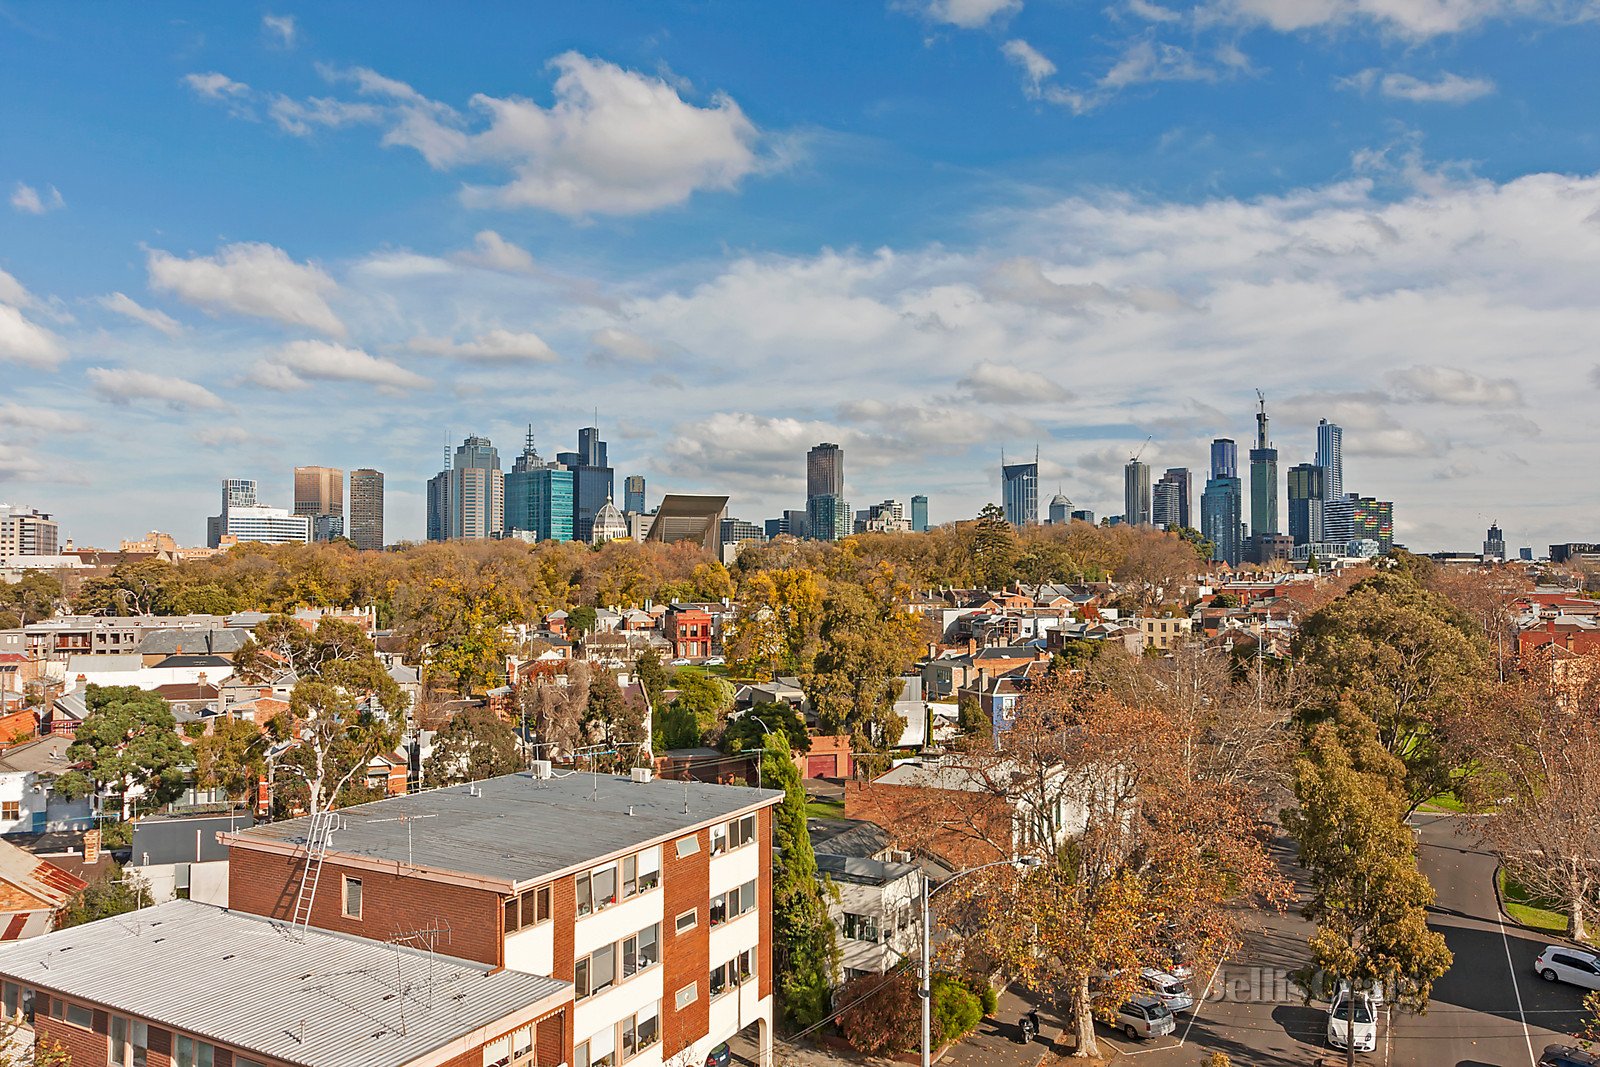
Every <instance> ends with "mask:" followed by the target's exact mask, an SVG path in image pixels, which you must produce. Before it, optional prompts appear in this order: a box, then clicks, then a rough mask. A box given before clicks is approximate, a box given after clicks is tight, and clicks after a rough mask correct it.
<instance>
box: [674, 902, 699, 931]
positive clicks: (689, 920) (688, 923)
mask: <svg viewBox="0 0 1600 1067" xmlns="http://www.w3.org/2000/svg"><path fill="white" fill-rule="evenodd" d="M699 914H700V912H699V909H698V908H690V909H689V910H688V911H686V912H684V913H683V914H682V915H680V916H678V921H677V923H676V924H675V927H674V928H675V929H676V930H677V932H678V933H680V934H682V933H687V932H688V931H690V930H693V929H694V927H695V923H696V922H698V921H699Z"/></svg>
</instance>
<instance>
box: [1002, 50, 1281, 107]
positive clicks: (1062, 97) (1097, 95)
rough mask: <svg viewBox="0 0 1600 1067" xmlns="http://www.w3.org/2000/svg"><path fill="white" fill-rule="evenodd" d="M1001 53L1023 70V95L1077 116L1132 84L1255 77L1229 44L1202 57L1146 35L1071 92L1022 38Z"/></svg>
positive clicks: (1247, 61) (1242, 56)
mask: <svg viewBox="0 0 1600 1067" xmlns="http://www.w3.org/2000/svg"><path fill="white" fill-rule="evenodd" d="M1000 51H1001V53H1002V54H1003V55H1005V57H1006V58H1007V59H1009V60H1011V62H1012V63H1014V64H1016V66H1017V67H1018V68H1019V69H1021V71H1022V92H1023V95H1025V96H1027V97H1028V98H1029V99H1030V100H1044V101H1047V102H1048V103H1051V104H1055V105H1057V106H1060V107H1064V108H1066V109H1067V110H1069V111H1071V112H1072V113H1073V114H1078V115H1081V114H1084V113H1085V112H1089V111H1093V110H1095V109H1096V108H1099V107H1102V106H1104V105H1105V104H1106V103H1108V102H1109V101H1110V100H1112V99H1113V98H1114V97H1115V96H1116V95H1117V94H1118V93H1120V92H1122V91H1123V90H1125V89H1128V88H1131V87H1133V86H1135V85H1143V84H1147V83H1151V82H1180V81H1208V82H1215V81H1223V80H1225V79H1229V78H1236V77H1240V76H1242V75H1247V74H1251V73H1253V72H1254V69H1253V68H1252V66H1251V64H1250V59H1249V57H1247V56H1246V55H1245V54H1244V53H1243V52H1241V51H1240V50H1239V48H1238V47H1237V46H1235V45H1233V44H1231V43H1223V44H1220V45H1218V46H1216V47H1215V48H1213V49H1212V50H1211V51H1210V53H1209V54H1207V55H1201V54H1199V53H1197V52H1194V51H1191V50H1190V49H1188V48H1184V47H1181V46H1179V45H1175V44H1168V43H1166V42H1163V41H1158V40H1155V39H1154V38H1152V37H1148V36H1145V37H1139V38H1137V39H1135V40H1132V41H1129V42H1127V43H1126V44H1125V45H1124V46H1123V49H1122V51H1121V53H1119V54H1118V55H1117V56H1116V58H1115V59H1114V60H1113V61H1112V62H1111V65H1110V67H1109V68H1108V69H1107V70H1106V72H1105V73H1104V74H1102V75H1100V76H1099V77H1098V78H1097V79H1095V80H1094V82H1093V84H1092V85H1090V86H1089V87H1088V88H1085V89H1074V88H1072V87H1071V86H1068V85H1063V84H1061V83H1060V82H1057V81H1055V80H1053V79H1054V78H1055V75H1056V73H1057V68H1056V65H1055V63H1054V62H1053V61H1052V60H1051V59H1050V58H1049V57H1048V56H1046V55H1044V54H1043V53H1041V52H1040V51H1039V50H1038V49H1037V48H1034V47H1033V46H1032V45H1030V44H1029V43H1028V42H1027V41H1024V40H1022V39H1020V38H1017V39H1014V40H1010V41H1007V42H1006V43H1005V44H1003V45H1001V46H1000Z"/></svg>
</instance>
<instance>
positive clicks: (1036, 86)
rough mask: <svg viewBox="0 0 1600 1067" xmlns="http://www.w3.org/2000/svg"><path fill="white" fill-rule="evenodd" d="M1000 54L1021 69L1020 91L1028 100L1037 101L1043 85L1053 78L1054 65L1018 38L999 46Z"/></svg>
mask: <svg viewBox="0 0 1600 1067" xmlns="http://www.w3.org/2000/svg"><path fill="white" fill-rule="evenodd" d="M1000 52H1001V54H1002V55H1004V56H1005V57H1006V58H1007V59H1009V60H1011V62H1013V63H1015V64H1016V65H1017V66H1018V67H1020V68H1022V91H1023V92H1024V93H1026V94H1027V96H1028V98H1029V99H1034V100H1036V99H1038V98H1039V95H1040V93H1041V92H1043V89H1044V83H1045V82H1046V81H1047V80H1049V79H1050V78H1052V77H1054V76H1055V73H1056V65H1055V64H1054V63H1052V62H1051V61H1050V60H1049V59H1048V58H1047V57H1046V56H1045V55H1044V54H1043V53H1042V52H1040V51H1039V50H1038V49H1037V48H1035V47H1033V45H1031V44H1029V43H1028V42H1027V41H1024V40H1023V39H1022V38H1020V37H1018V38H1014V39H1013V40H1010V41H1007V42H1006V43H1005V44H1003V45H1001V46H1000Z"/></svg>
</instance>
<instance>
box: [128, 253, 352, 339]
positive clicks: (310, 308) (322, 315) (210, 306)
mask: <svg viewBox="0 0 1600 1067" xmlns="http://www.w3.org/2000/svg"><path fill="white" fill-rule="evenodd" d="M146 265H147V268H148V270H149V275H150V287H151V288H152V289H155V290H156V291H158V292H165V293H171V294H172V295H174V296H176V297H177V298H178V299H179V300H182V301H183V302H184V303H187V304H193V305H194V306H196V307H198V308H201V309H203V310H205V311H206V312H208V313H210V314H218V313H232V314H236V315H248V316H252V317H254V318H262V319H272V320H274V321H276V322H281V323H283V324H284V325H286V326H297V327H302V328H305V329H308V330H313V331H315V332H317V333H325V334H329V335H331V336H333V337H343V336H344V335H345V327H344V323H342V322H340V321H339V318H338V316H337V315H335V314H334V313H333V309H332V308H331V307H329V306H328V299H329V298H330V297H332V296H334V295H335V294H337V293H338V291H339V286H338V285H337V284H336V283H335V282H334V280H333V279H332V278H331V277H329V276H328V275H327V274H326V273H325V272H324V271H323V270H322V269H321V268H320V267H317V266H315V265H313V264H310V263H296V262H295V261H294V260H293V259H290V258H289V254H288V253H287V252H285V251H284V250H283V249H281V248H275V247H274V246H272V245H269V244H262V243H259V242H243V243H239V244H231V245H226V246H224V247H222V248H221V249H218V251H217V253H216V255H213V256H195V257H194V258H192V259H181V258H179V257H177V256H174V255H172V254H171V253H168V252H163V251H161V250H160V249H151V250H150V251H149V252H148V253H147V256H146Z"/></svg>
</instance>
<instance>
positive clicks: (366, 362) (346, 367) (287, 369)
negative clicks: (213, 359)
mask: <svg viewBox="0 0 1600 1067" xmlns="http://www.w3.org/2000/svg"><path fill="white" fill-rule="evenodd" d="M247 380H248V381H249V382H250V383H251V384H253V385H259V386H261V387H263V388H266V389H277V390H281V391H288V390H293V389H303V388H305V387H306V386H307V385H308V384H309V383H310V382H312V381H326V382H358V383H361V384H365V385H373V386H377V387H378V388H379V389H381V390H384V391H386V392H392V391H399V390H405V389H421V388H424V387H426V386H427V385H429V384H430V383H429V382H428V379H426V378H424V377H422V376H421V375H420V374H414V373H412V372H411V371H408V370H406V369H405V368H404V367H402V366H400V365H399V364H398V363H395V362H394V361H392V360H387V359H379V358H378V357H376V356H373V355H369V354H368V353H366V352H363V351H362V350H361V349H359V348H350V347H348V346H347V345H340V344H334V343H333V342H331V341H291V342H290V343H289V344H286V345H284V346H283V347H282V348H280V349H278V350H277V351H276V352H274V353H273V354H272V355H271V356H269V357H268V358H267V359H265V360H263V361H261V362H260V363H257V364H256V365H255V366H254V367H253V368H251V371H250V373H249V375H248V379H247Z"/></svg>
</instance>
